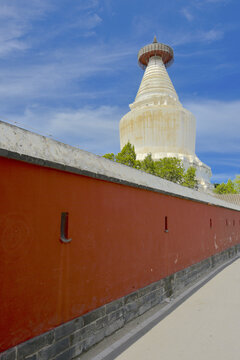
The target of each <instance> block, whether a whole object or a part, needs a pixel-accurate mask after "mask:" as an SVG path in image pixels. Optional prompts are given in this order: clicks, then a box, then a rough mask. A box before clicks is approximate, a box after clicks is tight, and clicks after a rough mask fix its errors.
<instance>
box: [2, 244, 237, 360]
mask: <svg viewBox="0 0 240 360" xmlns="http://www.w3.org/2000/svg"><path fill="white" fill-rule="evenodd" d="M239 251H240V244H238V245H235V246H233V247H231V248H229V249H227V250H224V251H222V252H221V253H218V254H215V255H212V256H211V257H209V258H207V259H204V260H202V261H200V262H199V263H196V264H194V265H191V266H190V267H188V268H185V269H183V270H180V271H178V272H177V273H175V274H172V275H170V276H168V277H166V278H164V279H161V280H159V281H157V282H154V283H152V284H150V285H148V286H146V287H144V288H141V289H139V290H137V291H135V292H133V293H130V294H128V295H126V296H124V297H122V298H120V299H117V300H114V301H112V302H110V303H108V304H105V305H104V306H102V307H100V308H97V309H96V310H93V311H91V312H89V313H87V314H85V315H83V316H81V317H79V318H76V319H74V320H71V321H69V322H67V323H64V324H62V325H60V326H58V327H56V328H54V329H52V330H50V331H48V332H46V333H44V334H41V335H39V336H36V337H34V338H32V339H30V340H28V341H26V342H24V343H21V344H19V345H17V346H15V347H13V348H11V349H9V350H7V351H5V352H3V353H1V354H0V360H25V359H26V360H71V359H78V358H79V356H80V355H81V354H83V353H85V352H86V351H88V350H89V349H91V348H92V347H93V346H94V345H95V344H98V343H99V342H100V341H102V340H103V339H104V338H106V337H108V336H109V335H111V334H113V333H114V332H116V331H117V330H119V329H121V328H123V327H124V326H125V325H126V324H128V323H130V322H131V321H132V320H133V319H136V318H138V317H139V316H141V315H142V314H144V313H145V312H147V311H148V310H150V309H152V308H153V307H155V306H157V305H159V304H162V305H163V306H166V307H167V308H168V304H169V300H170V299H176V298H177V297H179V298H180V300H181V301H183V300H184V299H185V298H184V292H185V291H186V289H189V288H190V286H191V285H192V284H195V283H197V282H198V281H199V280H200V279H201V278H203V277H204V276H206V275H207V274H209V276H212V275H211V274H214V271H215V270H216V269H218V268H219V267H221V266H222V264H228V263H229V260H231V259H232V260H233V259H236V258H238V253H239ZM168 310H169V309H168ZM158 321H159V320H158ZM135 333H136V332H134V334H133V335H134V336H135V337H136V336H138V335H136V334H135ZM130 341H132V340H131V339H130ZM103 358H104V357H102V359H103Z"/></svg>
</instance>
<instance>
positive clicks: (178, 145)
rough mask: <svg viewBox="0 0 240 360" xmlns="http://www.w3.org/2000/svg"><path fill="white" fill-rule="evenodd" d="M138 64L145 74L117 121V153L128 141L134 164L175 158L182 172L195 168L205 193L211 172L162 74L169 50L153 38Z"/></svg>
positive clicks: (189, 118)
mask: <svg viewBox="0 0 240 360" xmlns="http://www.w3.org/2000/svg"><path fill="white" fill-rule="evenodd" d="M138 61H139V64H140V65H141V66H142V67H144V68H146V70H145V73H144V76H143V79H142V82H141V85H140V87H139V90H138V93H137V96H136V98H135V101H134V103H133V104H131V105H130V109H131V111H130V112H128V113H127V114H126V115H125V116H123V118H122V119H121V121H120V145H121V149H122V148H123V147H124V145H125V144H127V142H128V141H129V142H130V143H131V144H132V145H134V147H135V151H136V154H137V159H138V160H143V159H144V158H145V157H146V156H147V155H148V154H149V153H151V154H152V158H153V159H154V160H158V159H161V158H164V157H177V158H179V159H181V160H182V162H183V164H184V167H185V169H187V168H188V167H189V166H194V167H195V168H196V176H197V179H198V181H199V189H200V190H204V191H209V190H210V189H211V188H212V186H211V184H210V178H211V175H212V172H211V169H210V167H209V166H207V165H205V164H204V163H203V162H201V161H200V160H199V159H198V157H197V156H196V154H195V138H196V120H195V117H194V116H193V114H192V113H191V112H190V111H188V110H187V109H185V108H184V107H183V106H182V104H181V103H180V101H179V99H178V96H177V93H176V90H175V89H174V86H173V84H172V82H171V80H170V78H169V76H168V73H167V71H166V66H169V64H171V62H172V61H173V50H172V49H171V48H170V47H169V46H167V45H164V44H161V43H158V42H157V40H156V37H154V41H153V43H152V44H150V45H146V46H144V47H143V48H142V49H141V50H140V51H139V53H138Z"/></svg>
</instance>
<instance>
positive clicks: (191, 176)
mask: <svg viewBox="0 0 240 360" xmlns="http://www.w3.org/2000/svg"><path fill="white" fill-rule="evenodd" d="M182 185H183V186H187V187H189V188H191V189H197V188H198V181H197V179H196V169H195V167H193V166H190V167H189V168H188V169H187V171H186V172H185V174H184V175H183V182H182Z"/></svg>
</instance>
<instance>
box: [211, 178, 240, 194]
mask: <svg viewBox="0 0 240 360" xmlns="http://www.w3.org/2000/svg"><path fill="white" fill-rule="evenodd" d="M213 191H214V192H215V193H216V194H240V175H236V178H235V179H234V180H233V181H232V180H231V179H229V180H228V181H227V183H222V184H219V185H217V186H216V188H215V189H214V190H213Z"/></svg>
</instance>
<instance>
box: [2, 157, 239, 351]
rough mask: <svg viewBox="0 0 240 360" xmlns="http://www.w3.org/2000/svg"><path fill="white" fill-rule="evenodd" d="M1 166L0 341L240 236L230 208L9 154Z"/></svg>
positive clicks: (33, 331) (50, 323)
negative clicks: (64, 225)
mask: <svg viewBox="0 0 240 360" xmlns="http://www.w3.org/2000/svg"><path fill="white" fill-rule="evenodd" d="M0 173H1V176H0V196H1V201H0V254H1V261H0V300H1V301H0V303H1V306H0V351H3V350H5V349H7V348H9V347H11V346H13V345H16V344H17V343H20V342H22V341H25V340H27V339H29V338H31V337H33V336H36V335H38V334H40V333H42V332H45V331H47V330H49V329H51V328H53V327H55V326H57V325H59V324H61V323H62V322H66V321H68V320H70V319H73V318H75V317H78V316H80V315H82V314H84V313H86V312H88V311H90V310H93V309H95V308H97V307H99V306H101V305H103V304H105V303H107V302H110V301H112V300H114V299H117V298H119V297H122V296H124V295H126V294H127V293H130V292H132V291H134V290H136V289H138V288H141V287H144V286H146V285H147V284H149V283H151V282H154V281H157V280H159V279H160V278H163V277H165V276H167V275H168V274H171V273H174V272H176V271H178V270H180V269H182V268H184V267H187V266H189V265H191V264H193V263H196V262H198V261H200V260H202V259H204V258H207V257H209V256H210V255H212V254H214V253H216V252H220V251H222V250H224V249H226V248H228V247H231V246H233V245H234V244H236V243H238V242H239V241H240V235H239V231H240V213H239V212H237V211H233V210H228V209H224V208H220V207H216V206H210V205H205V204H201V203H197V202H194V201H190V200H184V199H179V198H175V197H171V196H167V195H162V194H160V193H155V192H151V191H147V190H142V189H137V188H133V187H130V186H125V185H120V184H114V183H111V182H107V181H102V180H97V179H94V178H89V177H85V176H81V175H76V174H71V173H67V172H63V171H58V170H54V169H49V168H44V167H40V166H36V165H31V164H28V163H24V162H20V161H15V160H9V159H6V158H0ZM64 211H67V212H69V236H70V237H71V238H72V242H71V243H69V244H64V243H61V242H60V240H59V237H60V219H61V212H64ZM165 216H167V217H168V227H169V232H168V233H165V232H164V223H165ZM210 218H211V219H212V228H210ZM226 219H228V225H226ZM233 219H234V220H235V226H234V225H233Z"/></svg>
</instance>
